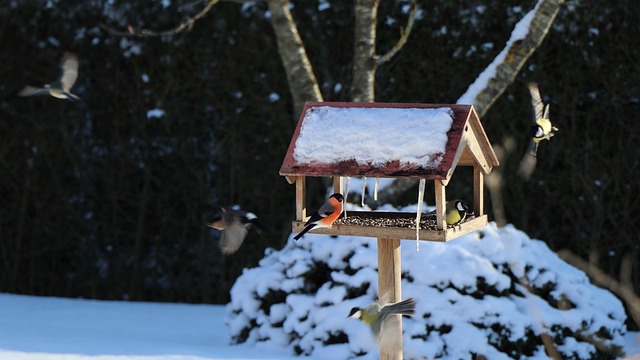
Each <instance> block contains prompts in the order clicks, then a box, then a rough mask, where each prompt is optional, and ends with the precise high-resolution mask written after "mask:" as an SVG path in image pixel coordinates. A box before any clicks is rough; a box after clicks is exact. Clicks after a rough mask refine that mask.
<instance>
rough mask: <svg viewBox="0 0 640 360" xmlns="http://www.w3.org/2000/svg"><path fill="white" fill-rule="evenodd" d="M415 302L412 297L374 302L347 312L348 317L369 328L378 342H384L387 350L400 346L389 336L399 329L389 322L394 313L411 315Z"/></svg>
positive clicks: (413, 311)
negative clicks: (385, 302) (394, 301)
mask: <svg viewBox="0 0 640 360" xmlns="http://www.w3.org/2000/svg"><path fill="white" fill-rule="evenodd" d="M415 309H416V303H415V301H414V300H413V299H412V298H409V299H406V300H402V301H399V302H396V303H387V304H384V303H381V302H378V301H376V302H374V303H373V304H371V305H369V306H367V307H366V308H364V309H361V308H358V307H354V308H352V309H351V312H350V313H349V316H348V317H350V318H354V319H359V320H360V321H362V322H363V323H364V324H366V325H368V326H369V327H370V328H371V332H372V333H373V335H374V336H375V337H376V340H377V341H378V344H385V345H386V346H387V347H388V348H389V350H392V351H394V350H395V349H397V348H398V347H400V346H401V344H400V343H395V342H393V340H392V339H395V337H394V336H389V335H388V334H390V333H391V332H393V331H400V329H398V328H397V326H394V325H395V324H397V323H395V322H390V320H392V319H393V318H394V317H395V315H407V316H413V314H414V313H415Z"/></svg>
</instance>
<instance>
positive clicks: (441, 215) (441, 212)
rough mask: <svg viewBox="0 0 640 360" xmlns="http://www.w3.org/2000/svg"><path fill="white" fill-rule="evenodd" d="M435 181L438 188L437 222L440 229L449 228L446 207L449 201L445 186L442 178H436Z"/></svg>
mask: <svg viewBox="0 0 640 360" xmlns="http://www.w3.org/2000/svg"><path fill="white" fill-rule="evenodd" d="M434 183H435V188H436V224H437V227H438V230H445V229H446V228H447V224H446V222H445V211H446V209H445V207H446V203H447V195H446V192H445V186H444V184H443V183H442V181H440V180H435V181H434Z"/></svg>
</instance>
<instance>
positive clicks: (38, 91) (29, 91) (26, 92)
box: [18, 86, 49, 96]
mask: <svg viewBox="0 0 640 360" xmlns="http://www.w3.org/2000/svg"><path fill="white" fill-rule="evenodd" d="M46 94H49V90H48V89H45V88H37V87H33V86H25V87H24V88H23V89H22V90H20V92H19V93H18V95H20V96H31V95H46Z"/></svg>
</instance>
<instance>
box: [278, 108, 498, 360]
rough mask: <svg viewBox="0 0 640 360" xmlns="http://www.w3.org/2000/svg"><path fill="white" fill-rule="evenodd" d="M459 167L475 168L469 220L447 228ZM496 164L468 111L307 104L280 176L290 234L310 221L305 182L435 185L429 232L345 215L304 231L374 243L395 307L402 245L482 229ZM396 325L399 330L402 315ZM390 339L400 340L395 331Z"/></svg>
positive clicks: (385, 291)
mask: <svg viewBox="0 0 640 360" xmlns="http://www.w3.org/2000/svg"><path fill="white" fill-rule="evenodd" d="M353 132H356V133H358V134H357V135H358V136H359V138H357V139H356V140H345V139H353V136H351V137H349V136H346V135H349V134H348V133H353ZM343 135H345V136H343ZM351 135H353V134H351ZM398 139H402V140H400V141H401V145H396V146H395V148H394V144H395V143H394V141H398ZM402 141H405V142H404V143H402ZM423 145H424V146H423ZM389 146H391V147H389ZM403 148H408V149H409V150H410V151H408V152H410V154H407V153H404V152H403V151H402V150H403ZM394 156H397V157H396V158H394ZM459 165H460V166H471V167H473V204H472V205H470V206H469V208H470V210H473V213H474V216H468V218H467V219H465V221H463V222H461V223H460V224H457V225H455V226H447V224H446V222H445V203H446V200H447V199H446V191H445V190H446V186H447V184H448V183H449V180H450V179H451V177H452V175H453V172H454V170H455V169H456V167H457V166H459ZM494 166H498V159H497V157H496V155H495V153H494V151H493V148H492V147H491V143H490V142H489V140H488V138H487V136H486V134H485V132H484V129H483V127H482V124H481V123H480V119H479V118H478V115H477V114H476V112H475V110H474V108H473V106H472V105H457V104H456V105H447V104H408V103H352V102H309V103H307V104H305V107H304V109H303V111H302V114H301V115H300V118H299V120H298V125H297V127H296V130H295V132H294V134H293V137H292V139H291V143H290V145H289V149H288V151H287V154H286V156H285V158H284V161H283V163H282V167H281V168H280V175H282V176H284V177H285V178H286V179H287V181H288V182H289V183H291V184H295V187H296V219H295V220H294V221H293V223H292V230H293V231H294V232H300V231H302V230H303V229H304V224H305V222H306V221H307V219H308V216H307V207H306V185H305V184H306V177H307V176H314V177H332V178H333V187H334V192H338V193H342V194H344V190H345V189H344V188H345V183H344V181H343V178H351V177H367V178H415V179H420V180H421V183H420V185H421V188H422V187H423V186H424V183H425V182H424V181H425V180H433V183H434V187H435V203H436V214H435V223H434V224H432V225H431V226H430V227H426V228H425V227H423V226H420V227H419V230H418V229H416V226H415V224H416V220H417V218H418V216H417V214H416V213H406V212H405V213H402V212H372V211H351V210H349V211H348V212H347V219H345V218H344V214H343V216H342V217H341V218H340V219H338V220H337V221H336V222H335V223H334V224H333V226H332V227H331V228H321V229H314V230H311V231H310V233H317V234H330V235H351V236H367V237H376V238H378V289H379V294H380V297H381V300H386V301H390V302H396V301H399V300H401V297H402V295H401V288H400V284H401V278H400V275H401V271H400V240H401V239H407V240H427V241H439V242H446V241H449V240H452V239H454V238H456V237H458V236H461V235H463V234H466V233H469V232H471V231H474V230H477V229H479V228H481V227H484V226H485V225H486V224H487V215H486V214H485V213H484V195H483V193H484V175H486V174H489V173H490V172H491V169H492V168H493V167H494ZM344 195H345V199H346V194H344ZM363 195H364V194H363ZM419 203H420V204H421V203H422V199H419ZM467 204H468V202H467ZM468 205H469V204H468ZM314 210H315V209H314ZM420 217H421V218H425V219H426V218H427V217H428V216H427V215H426V214H422V215H421V216H420ZM432 217H433V216H432ZM349 219H351V220H353V219H358V220H359V221H357V222H355V223H354V221H348V220H349ZM390 220H407V221H404V223H405V224H406V223H407V222H409V223H410V224H411V225H410V226H406V225H404V226H396V225H394V224H395V223H398V221H390ZM412 221H413V223H412ZM432 222H433V220H432ZM401 223H402V221H401ZM389 224H390V225H389ZM421 225H422V222H421ZM383 296H384V297H385V298H384V299H383V298H382V297H383ZM397 321H399V322H400V324H399V325H400V326H401V324H402V323H401V321H402V320H401V318H400V317H398V319H397ZM400 328H401V327H400ZM396 335H397V336H398V337H399V339H400V341H401V339H402V334H401V332H400V334H396ZM381 358H382V359H401V358H402V352H400V353H399V354H398V353H390V352H389V351H388V349H381Z"/></svg>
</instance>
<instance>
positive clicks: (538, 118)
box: [529, 82, 558, 156]
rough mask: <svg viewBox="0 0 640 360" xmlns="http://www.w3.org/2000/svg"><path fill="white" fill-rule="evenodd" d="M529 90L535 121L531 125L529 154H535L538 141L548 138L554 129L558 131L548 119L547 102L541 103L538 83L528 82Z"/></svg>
mask: <svg viewBox="0 0 640 360" xmlns="http://www.w3.org/2000/svg"><path fill="white" fill-rule="evenodd" d="M529 92H530V93H531V105H532V106H533V111H534V121H535V125H533V126H532V127H531V147H530V148H529V154H531V156H536V154H537V152H538V145H539V144H540V142H541V141H542V140H545V139H546V140H550V139H551V137H552V136H553V135H554V131H558V128H556V127H555V126H553V125H552V124H551V120H549V104H547V105H544V104H543V103H542V98H541V97H540V89H538V84H536V83H533V82H532V83H529Z"/></svg>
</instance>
